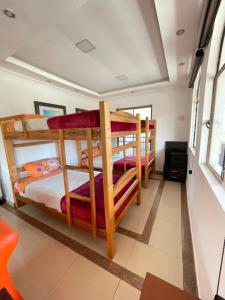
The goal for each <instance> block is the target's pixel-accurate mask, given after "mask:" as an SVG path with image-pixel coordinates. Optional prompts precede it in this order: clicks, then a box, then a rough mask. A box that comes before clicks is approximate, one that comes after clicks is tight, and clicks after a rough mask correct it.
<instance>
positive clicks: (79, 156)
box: [76, 140, 82, 167]
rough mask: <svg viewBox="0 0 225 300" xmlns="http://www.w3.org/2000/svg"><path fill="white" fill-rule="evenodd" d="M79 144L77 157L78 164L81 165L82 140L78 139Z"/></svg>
mask: <svg viewBox="0 0 225 300" xmlns="http://www.w3.org/2000/svg"><path fill="white" fill-rule="evenodd" d="M76 144H77V159H78V166H79V167H81V163H82V151H81V141H80V140H77V141H76Z"/></svg>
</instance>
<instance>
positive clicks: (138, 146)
mask: <svg viewBox="0 0 225 300" xmlns="http://www.w3.org/2000/svg"><path fill="white" fill-rule="evenodd" d="M137 118H138V123H137V134H136V167H137V179H138V196H137V205H140V204H141V119H140V114H137Z"/></svg>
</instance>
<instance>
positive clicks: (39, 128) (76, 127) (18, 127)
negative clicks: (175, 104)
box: [0, 102, 152, 140]
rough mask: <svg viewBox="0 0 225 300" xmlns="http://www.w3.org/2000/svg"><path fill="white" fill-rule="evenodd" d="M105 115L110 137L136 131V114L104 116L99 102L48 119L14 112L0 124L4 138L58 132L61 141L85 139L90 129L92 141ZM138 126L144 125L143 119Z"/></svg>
mask: <svg viewBox="0 0 225 300" xmlns="http://www.w3.org/2000/svg"><path fill="white" fill-rule="evenodd" d="M102 103H103V104H104V103H105V102H102ZM105 118H110V122H111V137H112V138H117V137H121V136H126V135H130V134H137V124H138V122H139V121H138V118H137V117H135V116H133V115H132V114H130V113H127V112H123V111H119V112H111V113H110V114H108V115H107V116H106V115H105V110H104V105H102V106H101V105H100V109H99V110H92V111H85V112H80V113H74V114H68V115H62V116H56V117H51V118H46V117H44V116H41V115H25V114H24V115H14V116H9V117H5V118H0V124H1V127H2V133H3V135H4V138H5V139H6V140H15V139H16V140H24V139H30V140H42V139H47V140H58V139H60V135H62V132H63V137H64V139H65V140H86V139H87V137H88V134H89V133H88V131H90V130H91V136H92V140H101V120H104V119H105ZM144 122H145V121H144ZM142 126H143V127H145V124H144V123H143V122H142ZM151 126H152V125H151Z"/></svg>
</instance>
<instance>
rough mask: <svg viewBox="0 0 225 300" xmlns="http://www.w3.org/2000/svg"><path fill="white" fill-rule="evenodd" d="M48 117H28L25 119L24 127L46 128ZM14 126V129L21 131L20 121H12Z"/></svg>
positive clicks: (30, 128)
mask: <svg viewBox="0 0 225 300" xmlns="http://www.w3.org/2000/svg"><path fill="white" fill-rule="evenodd" d="M47 120H48V118H38V119H30V120H26V121H25V124H26V128H27V130H48V129H49V127H48V124H47ZM14 127H15V130H16V131H23V127H22V122H21V121H16V122H15V123H14Z"/></svg>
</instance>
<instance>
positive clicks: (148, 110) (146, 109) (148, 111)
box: [117, 105, 152, 156]
mask: <svg viewBox="0 0 225 300" xmlns="http://www.w3.org/2000/svg"><path fill="white" fill-rule="evenodd" d="M118 110H123V111H126V112H128V113H130V114H132V115H134V116H136V115H137V114H140V117H141V120H145V119H146V117H149V119H150V120H151V119H152V105H149V106H142V107H131V108H120V109H118ZM134 141H135V137H134V135H129V136H126V137H120V138H118V140H117V143H118V146H122V145H124V144H127V143H132V142H134ZM150 147H151V144H150ZM144 151H145V134H144V133H142V134H141V152H142V153H141V154H142V155H143V154H144ZM125 155H135V149H131V148H130V149H127V150H125V151H124V156H125Z"/></svg>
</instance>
